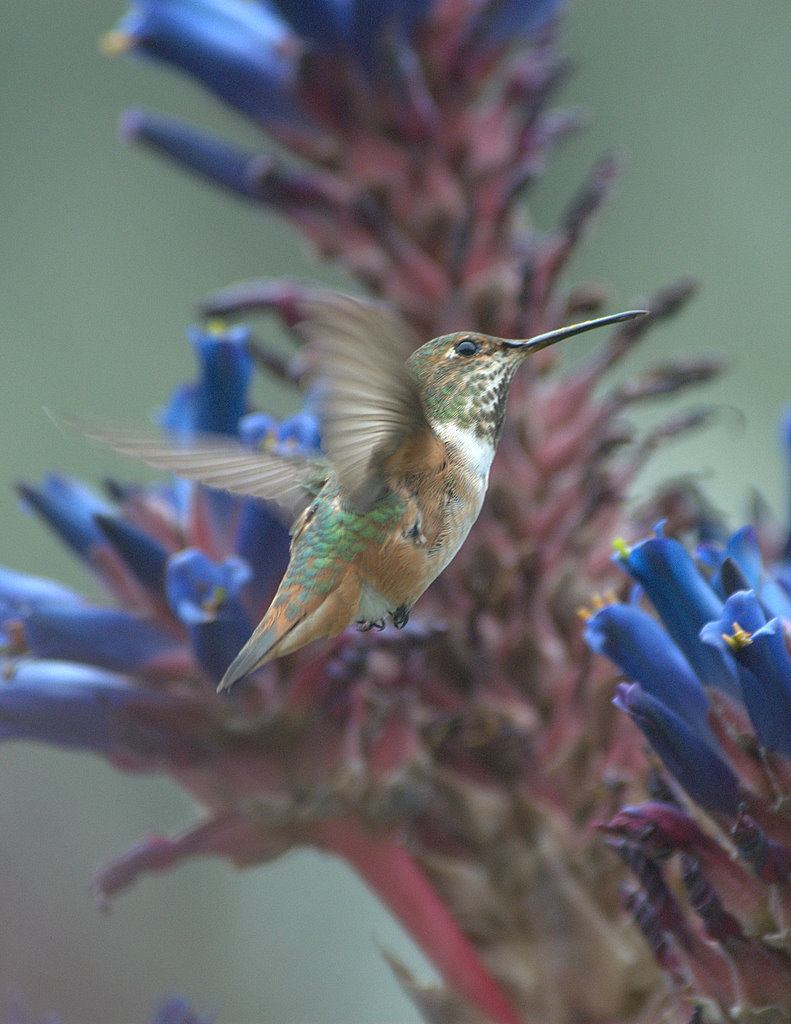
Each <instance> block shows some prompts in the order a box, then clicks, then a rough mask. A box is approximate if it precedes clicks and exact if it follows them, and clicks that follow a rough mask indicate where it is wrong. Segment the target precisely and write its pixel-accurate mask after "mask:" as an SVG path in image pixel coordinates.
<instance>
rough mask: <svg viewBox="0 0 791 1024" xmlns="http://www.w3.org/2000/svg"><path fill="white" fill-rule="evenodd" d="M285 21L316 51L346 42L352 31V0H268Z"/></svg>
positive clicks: (330, 48) (336, 46) (331, 48)
mask: <svg viewBox="0 0 791 1024" xmlns="http://www.w3.org/2000/svg"><path fill="white" fill-rule="evenodd" d="M272 2H273V4H274V6H275V7H276V8H277V9H278V11H279V12H280V13H281V15H282V16H283V17H284V18H285V19H286V21H288V22H289V24H290V25H291V26H292V27H293V28H294V29H295V30H296V32H297V33H298V34H299V35H300V36H302V38H303V39H307V40H309V41H310V42H311V43H312V44H313V45H314V46H316V47H317V48H318V49H320V50H337V49H339V48H340V47H341V46H343V45H345V44H348V43H349V42H350V41H351V39H352V35H353V31H354V3H353V0H272Z"/></svg>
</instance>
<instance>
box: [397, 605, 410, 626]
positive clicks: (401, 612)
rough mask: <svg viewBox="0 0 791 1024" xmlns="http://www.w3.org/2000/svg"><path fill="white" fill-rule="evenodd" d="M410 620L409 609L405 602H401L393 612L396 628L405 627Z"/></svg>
mask: <svg viewBox="0 0 791 1024" xmlns="http://www.w3.org/2000/svg"><path fill="white" fill-rule="evenodd" d="M407 622H409V609H408V608H407V606H406V605H405V604H400V605H399V606H398V607H397V608H396V610H395V611H394V612H393V625H394V626H395V628H396V629H403V628H404V626H405V625H406V624H407Z"/></svg>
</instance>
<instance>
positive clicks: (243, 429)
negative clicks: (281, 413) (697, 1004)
mask: <svg viewBox="0 0 791 1024" xmlns="http://www.w3.org/2000/svg"><path fill="white" fill-rule="evenodd" d="M279 428H280V425H279V423H278V421H277V420H276V419H275V417H274V416H270V415H269V413H266V412H249V413H248V414H247V415H246V416H243V417H242V419H240V420H239V439H240V440H241V442H242V444H245V445H247V447H248V448H261V447H264V448H265V447H267V446H268V445H271V444H272V442H273V441H274V440H275V438H276V437H277V432H278V430H279Z"/></svg>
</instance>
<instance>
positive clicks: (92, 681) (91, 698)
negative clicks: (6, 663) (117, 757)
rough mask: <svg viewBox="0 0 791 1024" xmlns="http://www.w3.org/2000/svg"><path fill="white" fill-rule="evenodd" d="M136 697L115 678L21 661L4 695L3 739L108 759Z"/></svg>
mask: <svg viewBox="0 0 791 1024" xmlns="http://www.w3.org/2000/svg"><path fill="white" fill-rule="evenodd" d="M133 693H134V687H132V686H131V685H130V680H128V679H126V678H125V677H123V676H121V675H117V674H115V673H112V672H106V671H103V670H101V669H97V668H92V667H89V666H87V665H74V664H71V663H69V662H60V661H29V662H28V661H20V662H18V663H17V664H15V665H14V667H13V670H12V671H11V674H10V676H9V677H8V679H7V681H6V683H4V685H3V687H2V689H0V739H32V740H40V741H42V742H45V743H54V744H56V745H57V746H60V747H76V748H80V749H83V750H93V751H95V752H97V753H102V754H107V753H109V752H110V751H111V750H112V748H113V745H114V735H113V732H114V729H113V721H114V716H115V714H116V712H118V711H119V710H120V709H121V708H122V707H123V705H124V702H125V701H126V700H127V699H128V698H129V697H130V696H131V695H132V694H133ZM153 699H156V695H153Z"/></svg>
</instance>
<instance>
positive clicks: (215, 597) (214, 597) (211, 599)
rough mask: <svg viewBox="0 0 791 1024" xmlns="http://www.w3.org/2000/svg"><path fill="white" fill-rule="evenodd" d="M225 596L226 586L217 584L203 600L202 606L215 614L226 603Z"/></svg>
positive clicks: (206, 610)
mask: <svg viewBox="0 0 791 1024" xmlns="http://www.w3.org/2000/svg"><path fill="white" fill-rule="evenodd" d="M225 596H226V595H225V587H221V586H216V587H214V589H213V590H212V591H211V593H210V594H208V596H207V597H205V598H204V599H203V600H202V601H201V608H202V609H203V610H204V611H205V612H209V613H210V614H214V613H215V612H217V611H219V609H220V608H221V607H222V605H223V604H224V603H225Z"/></svg>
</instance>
